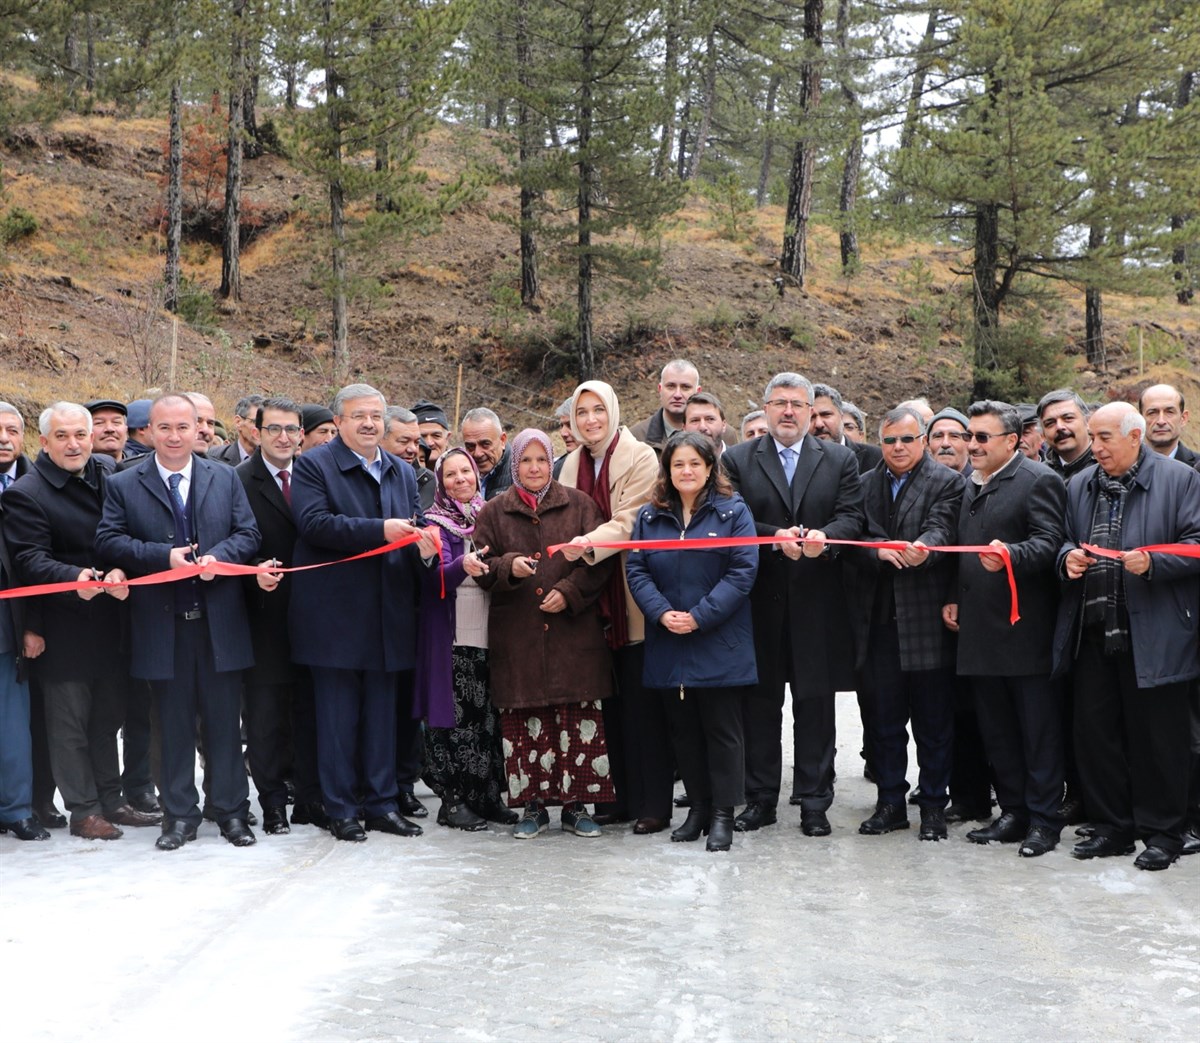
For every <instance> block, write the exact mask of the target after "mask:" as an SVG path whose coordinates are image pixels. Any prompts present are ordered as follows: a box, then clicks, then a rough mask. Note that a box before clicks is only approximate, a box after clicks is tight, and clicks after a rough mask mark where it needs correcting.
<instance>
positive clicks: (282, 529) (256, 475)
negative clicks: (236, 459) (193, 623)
mask: <svg viewBox="0 0 1200 1043" xmlns="http://www.w3.org/2000/svg"><path fill="white" fill-rule="evenodd" d="M236 473H237V476H238V478H239V479H240V480H241V483H242V488H243V489H245V491H246V500H247V502H248V503H249V504H250V510H251V511H252V512H253V513H254V520H255V522H256V523H257V525H258V531H259V534H260V536H261V538H262V539H261V543H260V545H259V548H258V553H257V554H256V555H255V557H254V562H255V564H257V563H259V562H263V561H269V560H271V559H272V558H273V559H275V560H276V561H279V562H281V563H282V564H283V566H284V567H285V568H287V567H289V566H290V565H291V564H292V555H293V553H294V551H295V549H296V523H295V521H294V520H293V518H292V509H291V507H289V506H288V502H287V500H285V499H284V498H283V490H281V489H280V488H279V483H278V482H277V481H276V480H275V478H274V476H273V475H272V474H271V472H270V471H268V470H267V465H266V464H265V463H264V462H263V458H262V453H261V452H260V451H258V450H255V453H254V455H253V456H252V457H250V459H249V460H247V461H246V462H245V463H242V464H238V466H237V468H236ZM293 582H294V580H293V578H292V577H291V576H285V577H284V580H283V582H282V583H281V584H280V585H279V586H278V587H276V588H275V589H274V590H271V591H267V590H263V589H262V588H261V587H260V586H259V585H258V583H257V582H256V581H255V579H254V577H253V576H248V577H246V579H244V580H243V581H242V583H243V588H244V590H245V595H246V607H247V608H248V610H249V613H250V637H251V640H252V641H253V643H254V665H253V666H252V667H251V668H250V669H249V671H247V674H246V680H247V681H248V682H250V683H253V684H286V683H287V682H289V681H294V680H295V679H296V676H297V674H298V672H299V668H298V667H296V666H295V665H294V664H293V663H292V642H291V638H290V637H289V635H288V601H289V596H290V590H291V584H292V583H293Z"/></svg>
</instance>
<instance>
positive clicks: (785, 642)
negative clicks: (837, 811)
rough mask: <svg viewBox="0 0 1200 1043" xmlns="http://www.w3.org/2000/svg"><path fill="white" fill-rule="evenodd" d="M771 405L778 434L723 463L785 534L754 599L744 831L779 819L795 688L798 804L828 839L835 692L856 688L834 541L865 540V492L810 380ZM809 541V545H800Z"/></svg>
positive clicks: (761, 522)
mask: <svg viewBox="0 0 1200 1043" xmlns="http://www.w3.org/2000/svg"><path fill="white" fill-rule="evenodd" d="M763 398H764V410H765V412H766V418H767V428H768V433H767V434H765V435H763V436H762V437H760V438H757V439H755V440H753V441H750V442H740V443H739V444H737V445H735V446H731V447H730V448H729V449H728V450H726V452H725V453H724V454H723V456H722V460H723V463H724V465H725V469H726V472H727V473H728V475H729V478H730V480H731V481H732V482H733V485H734V487H735V488H736V489H737V490H738V491H739V492H740V493H741V494H742V496H743V497H744V498H745V500H746V503H747V505H748V506H749V507H750V511H751V513H752V514H753V515H754V520H755V527H756V529H757V531H758V534H759V535H760V536H778V537H781V538H786V539H787V542H781V543H779V544H776V545H774V546H764V547H762V548H761V549H760V551H759V560H760V567H759V570H758V578H757V579H756V580H755V583H754V589H753V590H752V591H751V593H750V603H751V606H752V608H753V613H754V649H755V654H756V656H757V660H758V677H759V683H758V685H757V686H756V687H755V688H754V689H753V690H752V694H750V695H749V696H747V698H746V700H745V703H744V704H743V710H742V718H743V727H744V731H745V741H746V799H747V804H746V807H745V809H744V810H743V811H742V813H741V814H740V815H738V817H737V819H736V820H735V823H734V824H735V828H737V829H739V830H741V831H743V832H745V831H749V830H755V829H759V828H761V827H762V826H768V825H770V824H771V823H773V822H775V821H776V819H777V810H776V809H777V805H778V803H779V789H780V783H781V780H782V774H783V751H782V743H781V734H780V733H781V731H782V727H783V720H782V718H783V696H784V685H785V684H786V685H788V686H790V688H791V692H792V734H793V738H794V742H795V769H794V773H793V778H792V796H791V803H793V804H799V805H800V808H801V812H800V827H801V829H802V830H803V831H804V833H805V835H807V836H828V835H829V833H830V827H829V818H828V816H827V814H826V812H827V811H828V809H829V806H830V805H831V804H832V803H833V756H834V692H836V691H838V690H839V689H840V690H848V689H852V688H853V687H854V642H853V639H852V636H851V628H850V619H849V613H848V611H847V607H846V595H845V590H844V586H843V582H842V561H841V557H840V556H839V555H838V553H837V551H836V549H835V548H833V547H829V546H826V544H825V541H826V540H827V539H851V540H852V539H857V538H858V536H859V534H860V533H861V531H862V526H863V506H862V487H861V485H860V483H859V478H858V463H857V461H856V459H855V456H854V454H853V453H852V452H851V451H850V450H849V449H847V448H846V447H845V446H842V445H838V444H835V443H834V442H825V441H821V440H820V439H818V438H815V437H813V436H812V435H811V434H809V417H810V414H811V412H812V401H813V385H812V383H811V382H810V381H808V380H807V379H806V378H805V377H803V376H801V375H800V374H799V373H778V374H776V375H775V376H774V377H772V378H771V381H770V383H769V384H767V388H766V392H765V393H764V395H763ZM800 536H804V537H807V542H805V543H797V542H795V537H800Z"/></svg>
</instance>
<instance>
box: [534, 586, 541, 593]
mask: <svg viewBox="0 0 1200 1043" xmlns="http://www.w3.org/2000/svg"><path fill="white" fill-rule="evenodd" d="M541 592H542V588H541V587H538V588H537V590H535V591H534V593H535V594H540V593H541Z"/></svg>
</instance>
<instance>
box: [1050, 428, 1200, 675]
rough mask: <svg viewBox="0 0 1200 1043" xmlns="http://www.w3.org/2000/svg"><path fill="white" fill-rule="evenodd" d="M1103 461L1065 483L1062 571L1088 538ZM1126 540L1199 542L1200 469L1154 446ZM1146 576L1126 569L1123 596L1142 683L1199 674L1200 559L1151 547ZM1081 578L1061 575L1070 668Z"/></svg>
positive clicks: (1127, 520)
mask: <svg viewBox="0 0 1200 1043" xmlns="http://www.w3.org/2000/svg"><path fill="white" fill-rule="evenodd" d="M1097 470H1098V467H1097V465H1093V466H1092V468H1091V469H1090V470H1088V471H1085V472H1084V473H1082V474H1080V475H1079V476H1078V477H1077V478H1076V479H1075V480H1074V481H1073V482H1071V484H1070V485H1069V486H1068V487H1067V522H1066V541H1065V542H1064V544H1063V546H1062V548H1061V549H1060V550H1059V553H1058V573H1059V576H1060V577H1062V576H1063V572H1062V563H1063V559H1064V558H1065V557H1066V556H1067V553H1068V552H1069V551H1071V550H1072V549H1073V548H1075V547H1076V546H1078V545H1079V544H1080V543H1086V542H1087V541H1088V539H1089V538H1090V536H1091V532H1092V517H1093V515H1094V513H1095V509H1096V499H1097V497H1099V496H1100V487H1099V483H1098V482H1097ZM1123 519H1124V520H1123V522H1122V526H1121V546H1122V547H1123V548H1124V549H1126V550H1131V549H1132V548H1134V547H1145V546H1148V545H1150V544H1155V543H1200V475H1197V473H1196V472H1195V471H1194V470H1193V469H1191V468H1189V467H1187V466H1176V462H1175V461H1172V460H1170V459H1169V458H1167V457H1164V456H1160V455H1159V454H1158V453H1155V452H1153V451H1150V450H1148V451H1147V452H1146V453H1145V454H1144V457H1143V459H1142V464H1141V466H1140V467H1139V468H1138V473H1137V475H1136V476H1135V477H1134V479H1133V487H1132V488H1131V489H1130V491H1129V496H1128V498H1127V499H1126V501H1125V512H1124V515H1123ZM1150 557H1151V560H1152V565H1151V569H1150V572H1149V573H1148V574H1147V575H1145V576H1134V575H1131V574H1130V573H1128V572H1127V573H1125V603H1126V607H1127V608H1128V611H1129V634H1130V638H1131V642H1130V643H1131V647H1132V651H1133V668H1134V672H1135V674H1136V675H1137V683H1138V687H1139V688H1156V687H1158V686H1159V685H1164V684H1173V683H1175V682H1177V681H1186V680H1190V679H1191V678H1194V677H1200V643H1198V642H1197V633H1198V618H1197V617H1198V616H1200V612H1198V611H1197V610H1198V608H1200V559H1198V558H1185V557H1182V556H1179V555H1173V554H1152V555H1151V556H1150ZM1083 597H1084V581H1083V579H1076V580H1068V579H1065V578H1064V579H1063V587H1062V602H1061V604H1060V605H1059V609H1058V625H1057V627H1056V628H1055V632H1054V668H1055V672H1056V673H1066V672H1067V671H1068V670H1069V669H1070V667H1071V662H1072V660H1073V659H1074V658H1075V654H1076V652H1077V651H1078V649H1079V635H1080V621H1081V618H1082V615H1083V612H1082V608H1083Z"/></svg>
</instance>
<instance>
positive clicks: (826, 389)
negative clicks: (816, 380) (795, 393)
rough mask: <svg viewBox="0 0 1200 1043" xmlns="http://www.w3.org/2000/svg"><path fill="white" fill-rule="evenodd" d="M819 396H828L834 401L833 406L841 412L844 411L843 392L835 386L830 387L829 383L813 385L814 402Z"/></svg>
mask: <svg viewBox="0 0 1200 1043" xmlns="http://www.w3.org/2000/svg"><path fill="white" fill-rule="evenodd" d="M818 398H827V399H829V401H830V402H832V403H833V408H834V409H836V410H837V411H838V412H839V413H840V412H841V411H842V393H841V392H840V391H838V389H837V388H835V387H830V386H829V385H828V384H814V385H813V402H816V400H817V399H818Z"/></svg>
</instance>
